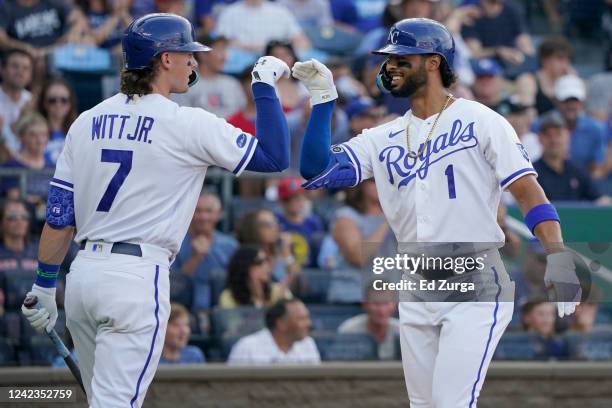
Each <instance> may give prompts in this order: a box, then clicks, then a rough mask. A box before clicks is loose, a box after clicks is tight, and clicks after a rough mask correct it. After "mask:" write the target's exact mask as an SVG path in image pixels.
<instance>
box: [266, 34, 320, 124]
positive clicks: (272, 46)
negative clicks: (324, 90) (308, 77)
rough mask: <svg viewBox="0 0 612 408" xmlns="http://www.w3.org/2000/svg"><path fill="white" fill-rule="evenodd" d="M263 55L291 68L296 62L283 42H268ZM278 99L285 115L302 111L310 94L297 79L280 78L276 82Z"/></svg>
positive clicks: (289, 45) (286, 43)
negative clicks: (269, 56) (278, 60)
mask: <svg viewBox="0 0 612 408" xmlns="http://www.w3.org/2000/svg"><path fill="white" fill-rule="evenodd" d="M264 55H271V56H273V57H276V58H278V59H280V60H282V61H284V62H285V63H286V64H287V65H288V66H290V67H292V66H293V64H295V62H296V61H297V55H296V54H295V51H294V49H293V46H292V45H291V43H288V42H283V41H276V40H275V41H270V42H269V43H268V45H267V46H266V51H265V53H264ZM276 86H277V89H278V97H279V99H280V101H281V104H282V105H283V110H284V111H285V113H290V112H294V111H300V114H301V112H302V111H303V110H304V108H305V107H306V106H307V104H308V101H309V100H310V94H309V93H308V91H307V90H306V88H304V86H303V85H302V84H301V83H300V81H298V80H297V79H295V78H293V77H290V78H281V79H279V81H278V82H277V85H276Z"/></svg>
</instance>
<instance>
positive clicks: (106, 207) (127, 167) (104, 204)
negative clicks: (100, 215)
mask: <svg viewBox="0 0 612 408" xmlns="http://www.w3.org/2000/svg"><path fill="white" fill-rule="evenodd" d="M133 155H134V152H133V151H131V150H112V149H102V162H103V163H119V169H117V172H116V173H115V175H114V176H113V178H112V179H111V181H110V183H108V187H106V191H105V192H104V195H103V196H102V199H101V200H100V203H98V208H96V211H101V212H109V211H110V208H111V206H112V205H113V201H115V197H116V196H117V192H118V191H119V189H120V188H121V186H122V185H123V182H124V181H125V179H126V177H127V176H128V174H130V171H131V170H132V157H133Z"/></svg>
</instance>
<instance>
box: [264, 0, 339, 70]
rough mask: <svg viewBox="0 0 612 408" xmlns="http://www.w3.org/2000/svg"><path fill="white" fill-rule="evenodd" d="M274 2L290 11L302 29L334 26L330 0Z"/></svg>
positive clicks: (285, 0)
mask: <svg viewBox="0 0 612 408" xmlns="http://www.w3.org/2000/svg"><path fill="white" fill-rule="evenodd" d="M276 2H277V3H278V4H280V5H282V6H285V7H286V8H287V10H289V11H291V13H292V14H293V15H294V16H295V18H296V19H297V21H298V23H299V24H300V25H301V26H302V27H305V26H315V27H317V26H318V27H331V26H333V25H334V19H333V17H332V13H331V6H330V0H277V1H276ZM289 66H292V65H289Z"/></svg>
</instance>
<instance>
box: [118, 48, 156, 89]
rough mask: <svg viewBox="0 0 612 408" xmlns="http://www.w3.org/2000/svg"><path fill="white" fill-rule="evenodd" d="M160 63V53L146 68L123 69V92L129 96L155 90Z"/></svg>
mask: <svg viewBox="0 0 612 408" xmlns="http://www.w3.org/2000/svg"><path fill="white" fill-rule="evenodd" d="M159 64H160V57H159V55H158V56H156V57H155V58H153V60H152V61H151V63H149V65H148V66H147V67H146V68H143V69H138V70H130V71H128V70H126V69H123V70H121V93H123V94H125V95H128V96H134V95H138V96H142V95H148V94H150V93H152V92H153V87H152V86H151V84H152V83H153V79H155V75H157V71H158V67H159Z"/></svg>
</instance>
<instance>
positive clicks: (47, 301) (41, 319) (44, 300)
mask: <svg viewBox="0 0 612 408" xmlns="http://www.w3.org/2000/svg"><path fill="white" fill-rule="evenodd" d="M30 295H34V296H36V297H37V298H38V303H37V305H38V306H39V307H38V308H34V307H33V308H31V309H28V308H27V307H26V306H25V305H22V306H21V313H23V314H24V316H25V317H26V318H27V319H28V321H29V322H30V324H31V325H32V327H33V328H34V329H35V330H36V331H37V332H39V333H42V332H43V330H45V329H46V331H47V333H48V332H50V331H51V330H53V327H55V322H56V321H57V304H56V303H55V288H43V287H41V286H38V285H36V284H35V285H33V286H32V290H31V291H30V292H28V294H27V295H26V297H28V296H30Z"/></svg>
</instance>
